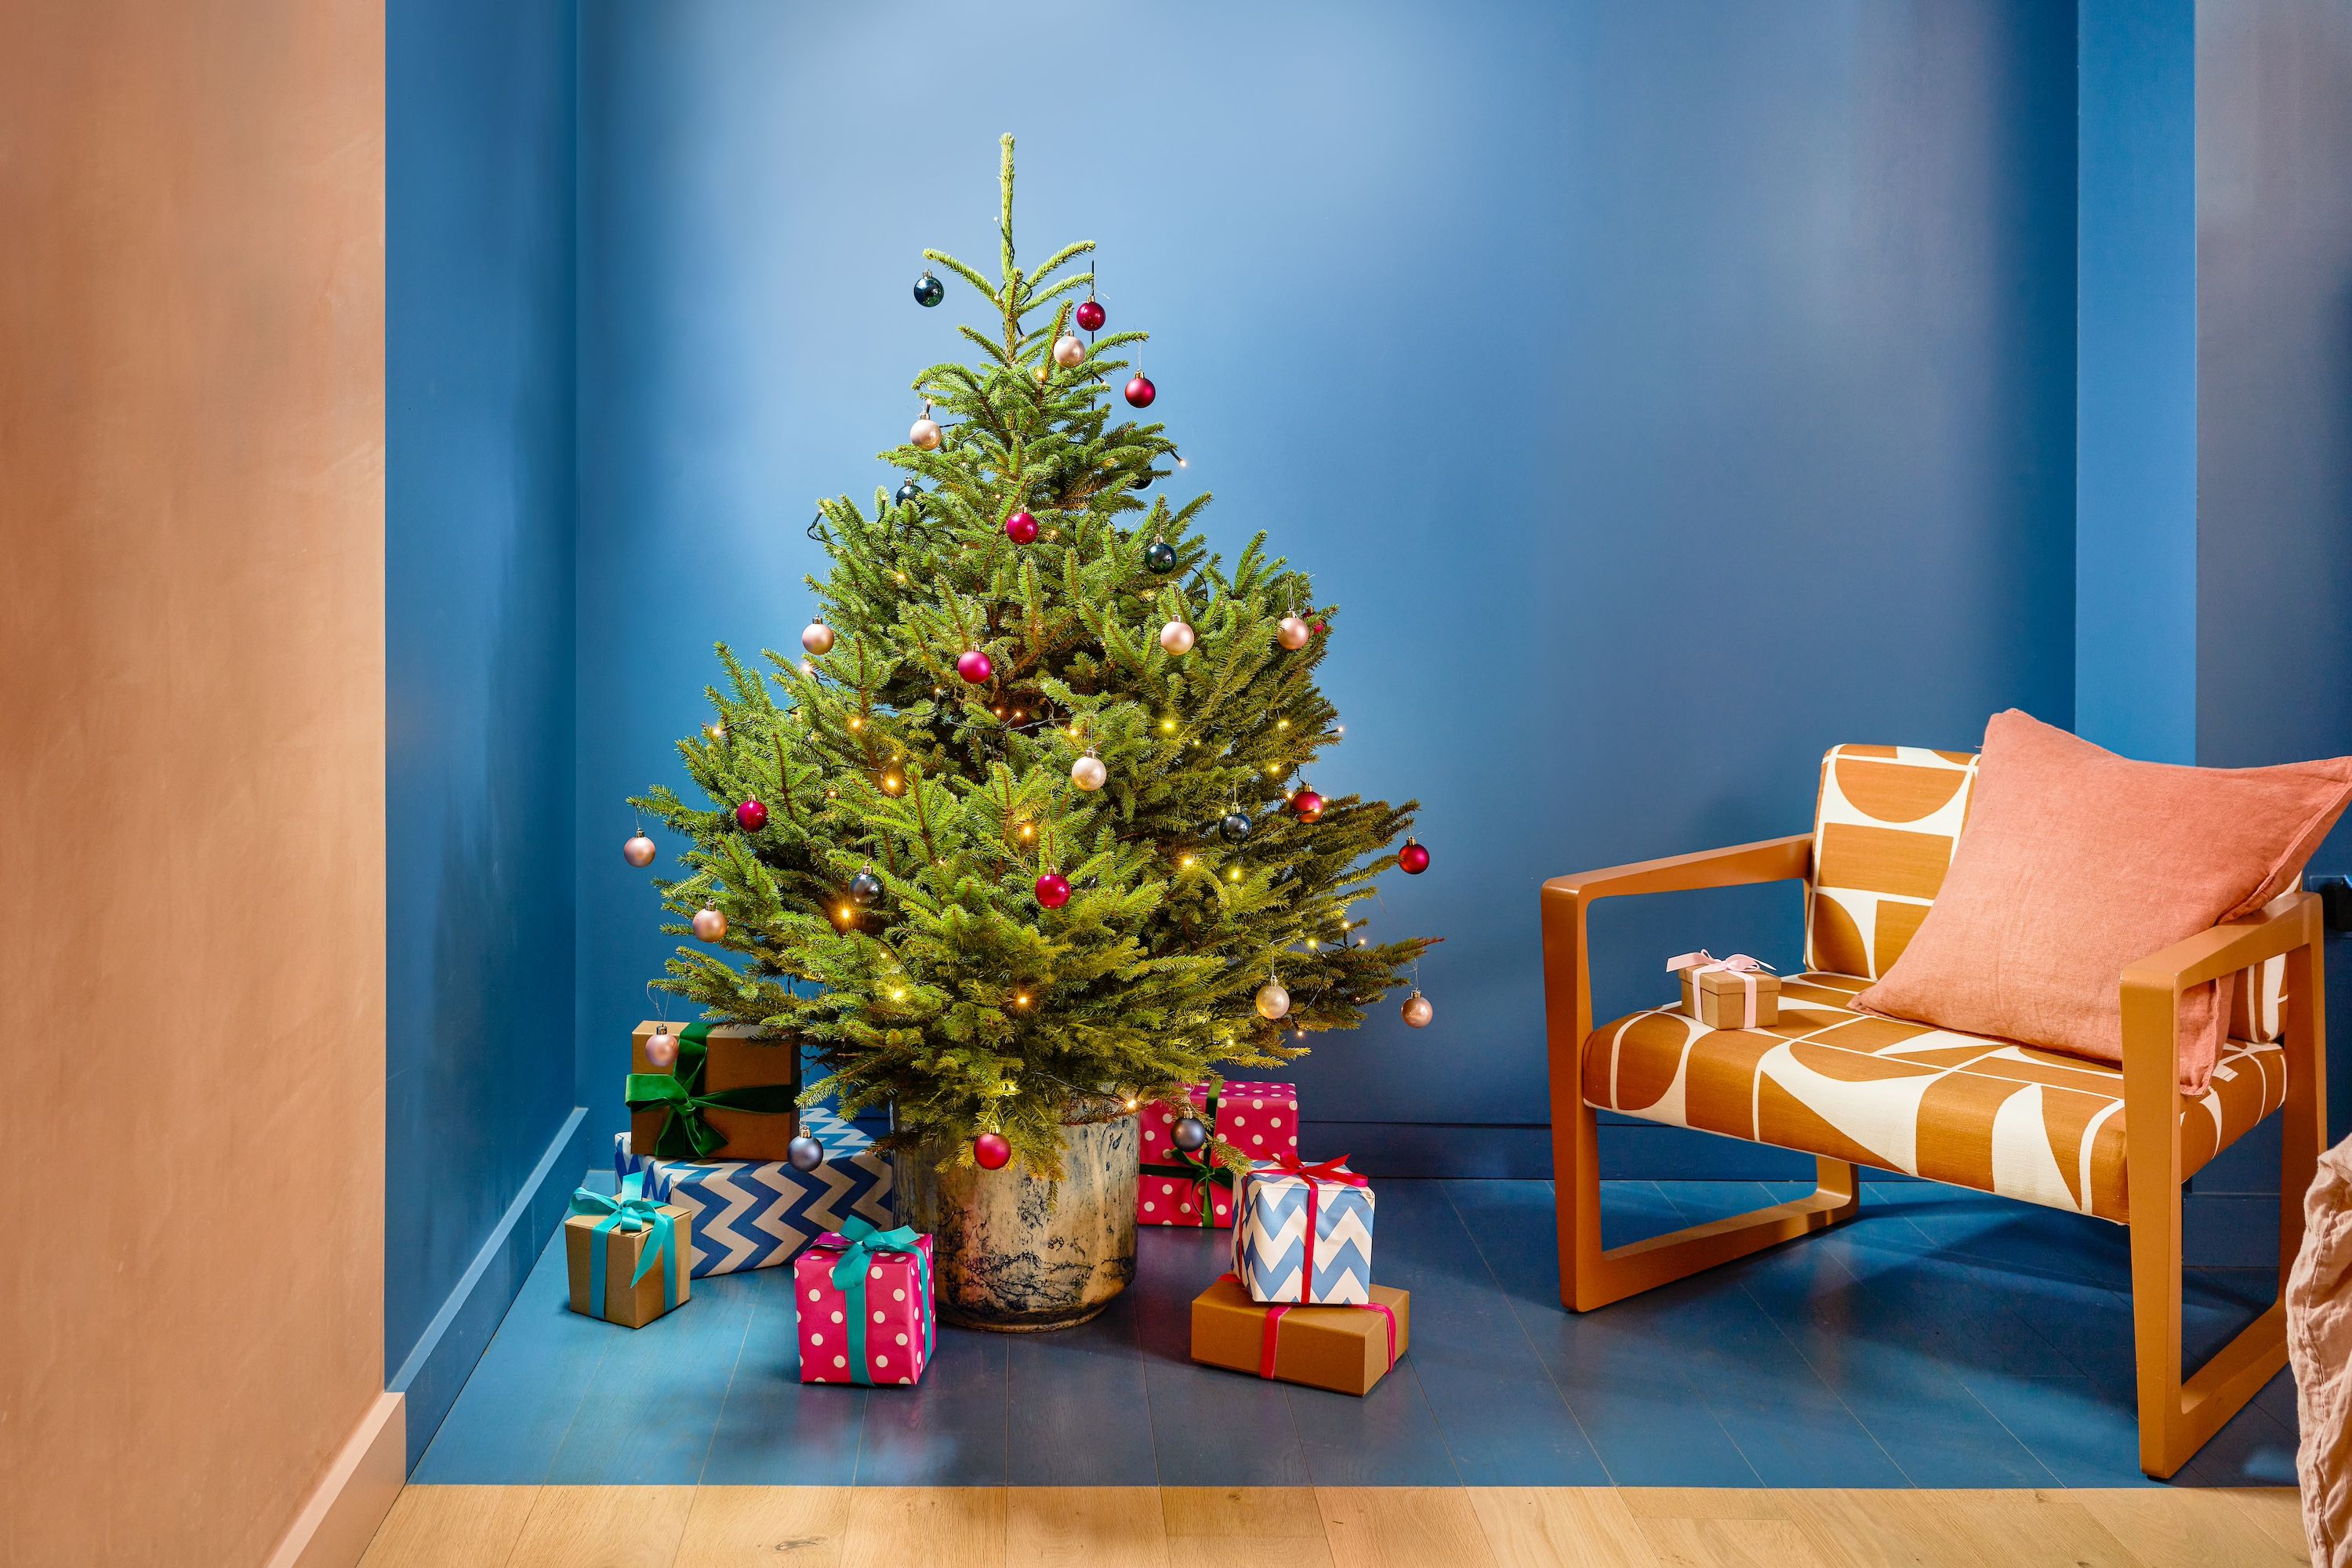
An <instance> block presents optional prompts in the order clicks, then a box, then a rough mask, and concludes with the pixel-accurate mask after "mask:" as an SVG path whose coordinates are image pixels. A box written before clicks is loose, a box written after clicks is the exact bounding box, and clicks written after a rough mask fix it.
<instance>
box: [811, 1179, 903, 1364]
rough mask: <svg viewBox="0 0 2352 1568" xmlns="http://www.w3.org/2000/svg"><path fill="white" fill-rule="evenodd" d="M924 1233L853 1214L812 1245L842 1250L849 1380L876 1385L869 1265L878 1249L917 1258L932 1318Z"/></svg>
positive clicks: (837, 1268)
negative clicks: (870, 1362) (869, 1330)
mask: <svg viewBox="0 0 2352 1568" xmlns="http://www.w3.org/2000/svg"><path fill="white" fill-rule="evenodd" d="M921 1240H922V1236H921V1234H920V1233H919V1232H918V1231H917V1230H916V1229H915V1227H914V1226H910V1225H902V1226H898V1228H897V1229H895V1230H883V1229H881V1228H880V1227H878V1226H876V1225H874V1224H873V1223H872V1222H871V1221H869V1220H866V1219H861V1218H859V1217H858V1216H857V1215H850V1216H849V1217H848V1218H847V1219H845V1220H843V1221H842V1222H841V1228H840V1229H839V1230H837V1231H835V1232H832V1233H831V1234H829V1235H825V1236H821V1237H817V1238H816V1240H814V1241H813V1242H811V1243H810V1244H809V1245H810V1246H812V1247H819V1248H822V1249H823V1250H824V1251H827V1252H835V1251H837V1252H839V1253H840V1254H841V1259H840V1261H839V1262H837V1263H835V1265H834V1266H833V1288H834V1289H836V1290H838V1291H840V1292H841V1294H842V1310H843V1313H844V1316H845V1318H846V1319H847V1327H848V1330H849V1343H848V1345H847V1347H846V1353H847V1355H848V1358H849V1380H850V1381H851V1382H852V1383H862V1384H866V1385H868V1386H869V1387H870V1386H872V1384H873V1382H874V1378H873V1374H872V1373H869V1372H867V1371H866V1279H867V1269H868V1267H869V1266H870V1264H871V1261H872V1259H873V1258H874V1257H875V1255H876V1254H877V1253H891V1254H894V1255H903V1256H907V1257H911V1258H914V1260H915V1274H916V1279H917V1284H918V1287H919V1289H921V1291H922V1297H921V1307H922V1316H923V1321H924V1323H925V1324H926V1325H928V1324H929V1322H930V1321H931V1266H930V1260H929V1258H925V1257H924V1256H923V1249H922V1247H920V1246H919V1243H920V1242H921ZM923 1350H924V1351H925V1352H926V1353H928V1352H929V1350H930V1336H929V1334H928V1333H926V1334H925V1335H924V1340H923Z"/></svg>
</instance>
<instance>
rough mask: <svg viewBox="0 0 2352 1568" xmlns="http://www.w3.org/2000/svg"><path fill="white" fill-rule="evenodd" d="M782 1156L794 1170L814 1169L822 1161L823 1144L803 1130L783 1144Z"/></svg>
mask: <svg viewBox="0 0 2352 1568" xmlns="http://www.w3.org/2000/svg"><path fill="white" fill-rule="evenodd" d="M784 1158H785V1159H787V1160H789V1161H791V1162H792V1164H793V1170H795V1171H814V1170H815V1169H816V1168H817V1167H818V1166H819V1165H822V1164H824V1144H822V1143H820V1142H817V1141H816V1140H815V1139H814V1138H812V1137H810V1136H809V1135H808V1134H807V1133H805V1132H803V1133H802V1134H801V1135H800V1136H799V1137H797V1138H795V1139H793V1141H792V1142H789V1143H787V1144H785V1145H784Z"/></svg>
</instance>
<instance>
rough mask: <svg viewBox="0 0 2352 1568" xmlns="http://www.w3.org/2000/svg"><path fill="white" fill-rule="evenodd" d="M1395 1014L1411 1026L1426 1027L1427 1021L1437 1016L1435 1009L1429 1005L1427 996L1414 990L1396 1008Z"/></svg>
mask: <svg viewBox="0 0 2352 1568" xmlns="http://www.w3.org/2000/svg"><path fill="white" fill-rule="evenodd" d="M1397 1016H1399V1017H1401V1018H1402V1019H1403V1020H1404V1021H1405V1022H1406V1024H1408V1025H1410V1026H1412V1027H1413V1028H1416V1029H1426V1028H1427V1027H1429V1021H1430V1020H1431V1019H1432V1018H1434V1017H1436V1016H1437V1009H1436V1008H1434V1007H1433V1006H1431V1005H1429V998H1428V997H1426V996H1423V994H1421V993H1420V992H1418V991H1416V992H1414V993H1413V994H1412V995H1410V996H1408V997H1406V998H1405V999H1404V1005H1403V1006H1402V1007H1400V1008H1399V1009H1397Z"/></svg>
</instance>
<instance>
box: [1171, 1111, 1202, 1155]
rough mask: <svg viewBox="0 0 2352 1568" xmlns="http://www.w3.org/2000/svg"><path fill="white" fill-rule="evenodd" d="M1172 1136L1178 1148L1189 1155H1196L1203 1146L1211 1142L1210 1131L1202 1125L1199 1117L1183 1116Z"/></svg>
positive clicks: (1177, 1122) (1179, 1119)
mask: <svg viewBox="0 0 2352 1568" xmlns="http://www.w3.org/2000/svg"><path fill="white" fill-rule="evenodd" d="M1170 1136H1171V1139H1172V1140H1173V1142H1175V1144H1176V1147H1178V1148H1179V1149H1181V1150H1183V1151H1184V1152H1186V1153H1187V1154H1196V1153H1198V1152H1200V1150H1201V1145H1202V1144H1203V1143H1206V1142H1208V1141H1209V1130H1208V1129H1207V1128H1206V1127H1204V1126H1202V1123H1201V1119H1200V1118H1199V1117H1197V1116H1183V1117H1179V1118H1178V1119H1177V1121H1176V1129H1175V1131H1173V1132H1172V1133H1171V1134H1170Z"/></svg>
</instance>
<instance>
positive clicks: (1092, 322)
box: [1077, 294, 1110, 332]
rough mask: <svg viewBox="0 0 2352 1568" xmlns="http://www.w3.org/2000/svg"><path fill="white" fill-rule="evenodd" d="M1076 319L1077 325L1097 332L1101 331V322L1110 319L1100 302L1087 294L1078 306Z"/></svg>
mask: <svg viewBox="0 0 2352 1568" xmlns="http://www.w3.org/2000/svg"><path fill="white" fill-rule="evenodd" d="M1077 319H1078V325H1079V326H1080V327H1082V328H1084V329H1085V330H1086V331H1089V332H1099V331H1102V324H1103V323H1104V322H1105V321H1108V320H1110V315H1109V312H1108V311H1106V310H1104V309H1103V308H1102V305H1101V304H1100V302H1098V301H1097V300H1096V299H1095V297H1094V296H1093V295H1091V294H1089V295H1087V297H1086V299H1085V300H1083V301H1081V302H1080V304H1079V306H1078V310H1077Z"/></svg>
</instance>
